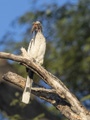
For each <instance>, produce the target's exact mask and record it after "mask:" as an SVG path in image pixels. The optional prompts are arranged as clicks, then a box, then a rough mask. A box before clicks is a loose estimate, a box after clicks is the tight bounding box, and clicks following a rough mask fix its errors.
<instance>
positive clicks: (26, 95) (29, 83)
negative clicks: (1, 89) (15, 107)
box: [22, 70, 33, 104]
mask: <svg viewBox="0 0 90 120" xmlns="http://www.w3.org/2000/svg"><path fill="white" fill-rule="evenodd" d="M32 77H33V72H32V71H30V70H29V71H28V75H27V80H26V85H25V88H24V91H23V95H22V102H23V103H25V104H28V103H29V100H30V94H31V87H32Z"/></svg>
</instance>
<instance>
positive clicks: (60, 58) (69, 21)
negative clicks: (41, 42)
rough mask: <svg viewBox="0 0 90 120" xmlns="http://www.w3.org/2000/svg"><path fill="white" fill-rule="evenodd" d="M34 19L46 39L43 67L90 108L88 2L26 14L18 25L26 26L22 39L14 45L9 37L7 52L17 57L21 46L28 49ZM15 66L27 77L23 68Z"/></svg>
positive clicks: (89, 27) (89, 3)
mask: <svg viewBox="0 0 90 120" xmlns="http://www.w3.org/2000/svg"><path fill="white" fill-rule="evenodd" d="M36 20H40V21H42V24H43V28H44V30H43V32H44V35H45V36H46V39H47V51H46V55H45V63H44V67H45V68H46V69H47V70H48V71H50V72H52V73H53V74H54V75H56V76H57V77H58V78H60V79H61V80H62V81H63V82H64V83H65V84H66V86H67V87H68V88H69V89H70V90H71V91H72V92H73V93H74V94H76V96H78V98H79V99H81V98H82V100H81V101H83V104H84V105H85V106H86V107H87V108H88V109H90V95H89V94H90V1H89V0H85V1H84V0H79V1H78V3H77V4H76V5H73V4H65V5H64V6H62V7H58V6H57V5H54V4H53V5H50V6H46V9H45V10H40V11H35V12H31V11H30V12H28V13H25V14H24V15H23V16H21V17H20V18H19V20H18V23H17V24H18V25H20V26H26V31H25V32H24V33H23V35H22V40H21V41H19V42H15V40H14V39H13V40H12V42H13V44H12V42H11V43H10V39H11V38H13V37H10V36H12V35H11V34H10V35H9V34H8V35H7V36H8V37H7V36H6V41H7V44H8V43H9V44H8V47H7V49H9V45H10V46H11V44H12V47H11V49H9V50H10V51H11V52H12V50H13V52H15V53H17V54H19V53H20V50H19V49H20V47H22V46H23V47H25V48H27V46H28V43H29V41H30V39H31V38H32V35H31V34H30V32H31V27H32V22H33V21H36ZM8 41H9V42H8ZM15 67H16V68H17V70H18V71H19V72H20V73H21V74H22V75H26V74H24V73H25V72H24V70H25V69H23V67H22V66H20V65H17V66H15ZM88 95H89V99H88ZM84 96H87V97H85V98H83V97H84ZM87 99H88V100H89V102H87ZM14 102H15V101H14ZM41 116H42V115H41ZM34 120H38V117H37V118H35V119H34Z"/></svg>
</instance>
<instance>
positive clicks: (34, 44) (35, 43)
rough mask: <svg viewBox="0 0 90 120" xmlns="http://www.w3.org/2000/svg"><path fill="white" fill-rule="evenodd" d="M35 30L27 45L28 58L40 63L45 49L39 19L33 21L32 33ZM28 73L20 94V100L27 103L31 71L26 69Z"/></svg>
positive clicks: (29, 92) (30, 85) (30, 84)
mask: <svg viewBox="0 0 90 120" xmlns="http://www.w3.org/2000/svg"><path fill="white" fill-rule="evenodd" d="M34 31H35V36H34V37H33V38H32V39H31V41H30V43H29V46H28V50H27V52H28V55H29V56H30V58H32V59H35V61H36V62H37V63H38V64H40V65H42V64H43V61H44V55H45V50H46V39H45V37H44V35H43V33H42V24H41V23H40V22H39V21H36V22H34V23H33V27H32V33H33V32H34ZM27 72H28V75H27V80H26V85H25V88H24V92H23V95H22V102H24V103H26V104H28V103H29V100H30V94H31V87H32V78H33V72H32V71H31V70H30V69H27Z"/></svg>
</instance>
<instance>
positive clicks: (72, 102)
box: [0, 48, 90, 120]
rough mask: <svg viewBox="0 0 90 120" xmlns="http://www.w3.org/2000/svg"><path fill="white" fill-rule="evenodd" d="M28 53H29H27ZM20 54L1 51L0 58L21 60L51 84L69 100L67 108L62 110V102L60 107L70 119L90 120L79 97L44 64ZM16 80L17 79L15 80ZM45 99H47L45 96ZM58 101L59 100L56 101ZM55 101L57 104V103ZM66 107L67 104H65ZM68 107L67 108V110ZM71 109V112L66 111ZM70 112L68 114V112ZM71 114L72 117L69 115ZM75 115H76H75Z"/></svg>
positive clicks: (57, 92)
mask: <svg viewBox="0 0 90 120" xmlns="http://www.w3.org/2000/svg"><path fill="white" fill-rule="evenodd" d="M23 52H24V54H25V52H26V51H25V49H24V48H23V49H22V55H24V54H23ZM26 54H27V53H26ZM26 54H25V56H23V57H22V56H20V55H13V54H10V53H3V52H1V53H0V58H4V59H11V60H14V61H17V62H21V63H22V64H23V65H25V66H26V67H28V68H29V69H31V70H32V71H33V72H34V73H36V74H37V75H38V76H40V77H41V78H42V79H43V80H44V81H45V82H46V83H47V84H48V85H50V86H51V87H52V88H53V89H55V91H56V94H57V96H58V97H59V101H60V98H61V99H62V100H64V101H67V103H68V105H67V109H66V108H64V106H63V107H62V109H63V112H62V111H61V107H60V106H61V104H59V105H58V106H59V107H60V109H59V107H58V109H59V110H60V111H61V112H62V113H63V114H64V115H65V116H66V117H67V118H69V119H70V120H90V116H89V119H88V117H87V115H89V111H88V110H86V109H85V107H84V106H83V105H82V104H81V103H80V102H79V101H78V99H77V98H76V97H75V96H74V95H73V94H72V93H71V92H70V91H69V89H68V88H67V87H66V86H65V85H64V84H63V83H62V82H61V81H60V80H59V79H58V78H57V77H55V76H54V75H52V74H51V73H50V72H48V71H46V70H45V69H44V68H43V67H42V66H40V65H39V64H37V63H36V62H35V61H33V60H32V59H30V58H29V57H26V56H27V55H26ZM14 82H15V81H14ZM20 85H22V82H21V80H20ZM43 99H47V98H46V97H44V98H43ZM56 103H57V102H56ZM56 103H55V104H56ZM65 107H66V106H65ZM65 109H66V110H65ZM66 111H69V112H66ZM66 113H68V115H67V114H66ZM69 116H70V117H69ZM73 116H74V117H73Z"/></svg>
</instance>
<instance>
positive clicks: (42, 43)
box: [28, 32, 46, 62]
mask: <svg viewBox="0 0 90 120" xmlns="http://www.w3.org/2000/svg"><path fill="white" fill-rule="evenodd" d="M45 50H46V40H45V37H44V36H43V34H42V33H40V32H38V33H37V34H36V36H35V37H34V38H33V39H32V40H31V42H30V44H29V47H28V54H29V56H30V57H31V58H34V59H35V60H36V61H38V62H39V61H40V60H41V61H42V59H44V54H45Z"/></svg>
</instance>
